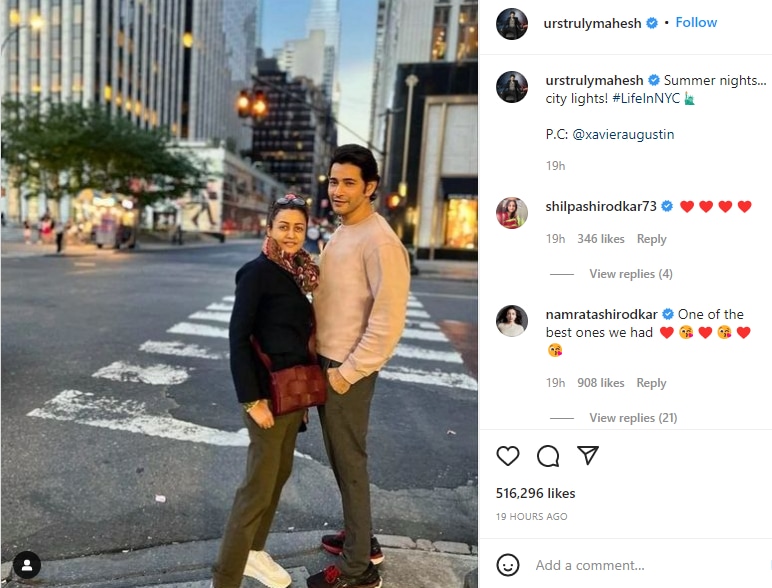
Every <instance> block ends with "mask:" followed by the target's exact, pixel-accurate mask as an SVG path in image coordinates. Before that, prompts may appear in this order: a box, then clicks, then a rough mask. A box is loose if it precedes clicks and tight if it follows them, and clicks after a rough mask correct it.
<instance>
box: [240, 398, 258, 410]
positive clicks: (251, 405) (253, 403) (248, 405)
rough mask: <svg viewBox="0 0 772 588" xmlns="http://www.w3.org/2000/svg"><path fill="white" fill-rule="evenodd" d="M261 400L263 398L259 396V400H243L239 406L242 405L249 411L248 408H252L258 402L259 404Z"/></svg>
mask: <svg viewBox="0 0 772 588" xmlns="http://www.w3.org/2000/svg"><path fill="white" fill-rule="evenodd" d="M262 401H263V399H262V398H261V399H260V400H252V401H250V402H243V403H242V404H241V406H243V407H244V410H245V411H247V412H249V411H250V410H252V409H253V408H254V407H256V406H257V405H258V404H260V403H261V402H262Z"/></svg>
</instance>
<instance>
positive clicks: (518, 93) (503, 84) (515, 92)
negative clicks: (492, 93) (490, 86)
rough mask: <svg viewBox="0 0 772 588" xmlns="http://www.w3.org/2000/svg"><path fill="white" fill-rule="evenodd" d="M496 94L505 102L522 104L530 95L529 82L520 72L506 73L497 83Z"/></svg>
mask: <svg viewBox="0 0 772 588" xmlns="http://www.w3.org/2000/svg"><path fill="white" fill-rule="evenodd" d="M496 93H497V94H498V95H499V98H501V99H502V100H503V101H504V102H520V101H521V100H522V99H523V98H525V95H526V94H527V93H528V82H527V81H526V79H525V77H524V76H523V74H521V73H519V72H516V71H507V72H504V73H503V74H501V76H499V79H498V80H497V81H496Z"/></svg>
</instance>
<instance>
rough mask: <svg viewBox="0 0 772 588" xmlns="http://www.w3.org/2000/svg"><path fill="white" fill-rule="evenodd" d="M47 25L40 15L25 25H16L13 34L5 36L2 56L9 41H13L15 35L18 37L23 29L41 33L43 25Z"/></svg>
mask: <svg viewBox="0 0 772 588" xmlns="http://www.w3.org/2000/svg"><path fill="white" fill-rule="evenodd" d="M44 24H45V21H44V20H43V17H42V16H40V15H39V14H36V15H34V16H33V17H32V18H31V19H30V21H29V22H28V23H25V24H19V23H18V22H17V23H16V24H15V26H14V27H13V29H11V32H10V33H8V34H7V35H6V36H5V39H3V44H2V47H0V55H2V53H3V51H5V46H6V45H7V44H8V41H10V40H11V38H12V37H13V36H14V35H18V34H19V31H20V30H22V29H26V28H30V29H32V30H33V31H39V30H40V29H42V28H43V25H44Z"/></svg>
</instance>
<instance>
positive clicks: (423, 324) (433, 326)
mask: <svg viewBox="0 0 772 588" xmlns="http://www.w3.org/2000/svg"><path fill="white" fill-rule="evenodd" d="M405 326H406V327H413V328H416V329H428V330H430V331H439V330H440V326H439V325H438V324H437V323H433V322H431V321H411V320H408V321H405Z"/></svg>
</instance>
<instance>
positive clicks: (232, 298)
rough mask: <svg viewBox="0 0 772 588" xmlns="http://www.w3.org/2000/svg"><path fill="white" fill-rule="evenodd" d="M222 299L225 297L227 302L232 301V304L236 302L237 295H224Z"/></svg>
mask: <svg viewBox="0 0 772 588" xmlns="http://www.w3.org/2000/svg"><path fill="white" fill-rule="evenodd" d="M222 299H223V300H224V301H225V302H230V303H231V304H233V303H234V302H236V297H235V296H223V297H222Z"/></svg>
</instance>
